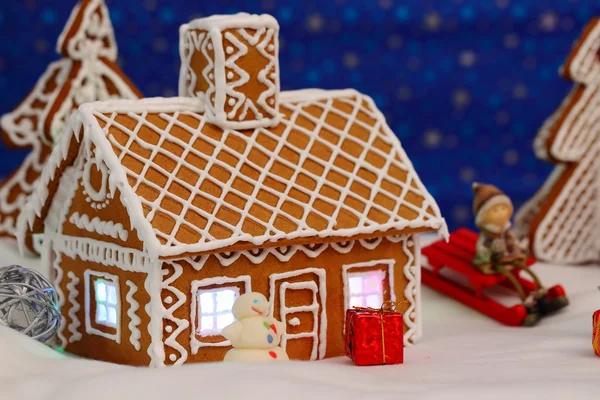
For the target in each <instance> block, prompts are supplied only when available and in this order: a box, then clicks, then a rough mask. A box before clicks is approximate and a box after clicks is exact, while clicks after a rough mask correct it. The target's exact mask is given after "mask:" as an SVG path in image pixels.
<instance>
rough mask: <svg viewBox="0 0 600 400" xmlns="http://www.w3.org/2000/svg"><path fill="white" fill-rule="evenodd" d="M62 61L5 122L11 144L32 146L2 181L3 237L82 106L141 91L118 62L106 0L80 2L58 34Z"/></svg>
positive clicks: (0, 228)
mask: <svg viewBox="0 0 600 400" xmlns="http://www.w3.org/2000/svg"><path fill="white" fill-rule="evenodd" d="M57 52H58V54H59V55H61V59H60V60H58V61H55V62H53V63H51V64H50V65H49V66H48V68H47V69H46V71H45V72H44V73H43V74H42V76H41V77H40V78H39V80H38V82H37V83H36V85H35V86H34V87H33V89H31V90H30V92H29V94H28V95H27V96H26V97H25V99H23V100H22V101H21V103H20V104H19V105H18V106H17V107H16V109H15V110H14V111H12V112H10V113H8V114H6V115H4V116H3V117H2V119H1V121H0V128H1V132H0V133H1V136H2V139H3V141H4V142H5V144H6V145H7V146H8V147H12V148H21V149H31V152H30V153H29V154H28V155H27V157H26V158H25V160H24V161H23V163H22V164H21V166H20V167H19V168H18V169H17V170H16V171H14V172H13V173H12V174H11V175H10V176H9V177H8V178H7V179H6V180H4V181H3V182H2V184H1V185H0V236H14V234H15V226H16V220H17V217H18V215H19V213H20V211H21V209H22V208H23V205H24V204H25V202H26V200H27V198H28V196H29V194H30V193H31V191H32V189H33V185H34V183H35V181H36V180H37V179H38V177H39V176H40V174H41V171H42V168H43V167H44V164H45V162H46V160H47V158H48V156H49V155H50V152H51V150H52V144H53V143H54V142H55V141H56V139H57V138H58V137H59V136H60V135H61V133H62V132H63V129H64V127H65V125H66V123H67V120H68V118H69V115H70V114H71V112H72V111H73V110H74V109H76V108H77V107H79V105H81V104H83V103H86V102H91V101H97V100H107V99H112V98H131V99H133V98H139V97H141V94H140V92H139V91H138V90H137V88H136V87H135V86H134V85H133V84H132V83H131V82H130V81H129V79H128V78H127V77H126V76H125V74H124V73H123V71H122V70H121V69H120V68H119V67H118V66H117V64H116V61H117V46H116V43H115V37H114V32H113V27H112V24H111V22H110V17H109V14H108V9H107V7H106V4H105V3H104V1H103V0H81V1H80V2H79V4H78V5H77V6H76V7H75V8H74V9H73V11H72V13H71V16H70V18H69V21H68V22H67V25H66V26H65V28H64V29H63V31H62V33H61V35H60V37H59V38H58V44H57Z"/></svg>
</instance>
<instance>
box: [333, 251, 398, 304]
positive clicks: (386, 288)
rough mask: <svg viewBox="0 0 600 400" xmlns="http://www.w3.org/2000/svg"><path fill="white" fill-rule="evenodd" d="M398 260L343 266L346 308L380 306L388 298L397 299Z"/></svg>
mask: <svg viewBox="0 0 600 400" xmlns="http://www.w3.org/2000/svg"><path fill="white" fill-rule="evenodd" d="M395 263H396V260H393V259H385V260H373V261H368V262H363V263H356V264H347V265H344V266H343V267H342V277H343V281H344V306H345V307H344V308H345V310H347V309H348V308H352V307H372V308H379V307H381V305H382V304H383V303H384V302H385V301H388V300H391V301H396V296H395V293H394V264H395Z"/></svg>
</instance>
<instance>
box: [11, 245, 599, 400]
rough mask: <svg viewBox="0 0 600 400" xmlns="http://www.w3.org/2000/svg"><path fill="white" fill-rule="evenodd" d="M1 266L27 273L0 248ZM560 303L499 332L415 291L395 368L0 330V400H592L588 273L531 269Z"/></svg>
mask: <svg viewBox="0 0 600 400" xmlns="http://www.w3.org/2000/svg"><path fill="white" fill-rule="evenodd" d="M0 251H1V254H2V255H3V257H2V263H3V264H6V265H8V264H11V263H18V264H21V265H23V266H27V267H30V268H39V261H38V260H37V259H34V258H21V257H20V256H19V254H18V252H17V250H16V247H15V244H14V242H12V241H7V240H5V241H0ZM535 270H536V271H538V272H539V274H540V275H541V277H542V279H543V280H544V281H545V282H546V284H547V285H551V284H555V283H559V282H560V283H562V284H563V285H564V287H565V289H566V291H567V293H568V295H569V299H570V300H571V305H570V306H569V307H568V308H567V309H566V310H564V311H563V312H560V313H559V314H558V315H556V316H553V317H549V318H547V319H545V320H543V321H542V322H541V323H540V324H539V325H538V326H536V327H535V328H509V327H504V326H502V325H500V324H498V323H496V322H495V321H493V320H490V319H488V318H486V317H484V316H482V315H480V314H478V313H476V312H475V311H471V310H470V309H468V308H466V307H464V306H462V305H460V304H459V303H456V302H455V301H453V300H450V299H447V298H445V297H443V296H441V295H439V294H437V293H435V292H433V291H432V290H430V289H428V288H423V311H424V332H425V335H424V337H423V339H422V340H421V341H420V342H419V343H418V344H417V345H415V346H413V347H411V348H407V349H406V350H405V363H404V364H403V365H391V366H374V367H356V366H354V365H353V364H352V363H351V361H350V360H349V359H346V358H336V359H329V360H324V361H318V362H289V363H257V364H232V363H212V364H195V365H186V366H184V367H181V368H161V369H150V368H133V367H124V366H119V365H112V364H108V363H103V362H98V361H92V360H84V359H78V358H75V357H72V356H68V355H65V354H61V353H58V352H56V351H54V350H52V349H50V348H49V347H46V346H44V345H41V344H39V343H37V342H35V341H33V340H31V339H29V338H27V337H25V336H23V335H20V334H18V333H16V332H14V331H12V330H10V329H8V328H4V327H0V399H1V400H12V399H15V400H38V399H40V400H41V399H44V400H53V399H60V400H75V399H77V400H107V399H110V400H117V399H136V400H137V399H143V400H154V399H156V400H174V399H178V400H179V399H186V400H187V399H212V400H217V399H244V400H246V399H248V400H250V399H257V400H267V399H279V398H283V399H285V400H294V399H299V400H309V399H310V400H313V399H328V400H334V399H345V400H354V399H361V400H365V399H393V400H405V399H411V400H412V399H445V400H446V399H480V398H481V399H503V400H512V399H563V400H564V399H566V400H576V399H577V400H579V399H598V398H600V357H596V356H594V353H593V350H592V346H591V335H592V327H591V320H592V313H593V312H594V311H595V310H596V309H598V308H600V292H599V291H598V285H599V284H600V268H598V267H597V266H585V267H566V266H556V265H541V264H540V265H537V266H535Z"/></svg>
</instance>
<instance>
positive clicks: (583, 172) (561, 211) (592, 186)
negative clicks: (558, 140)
mask: <svg viewBox="0 0 600 400" xmlns="http://www.w3.org/2000/svg"><path fill="white" fill-rule="evenodd" d="M599 146H600V138H599V139H598V140H596V143H595V145H594V146H593V149H594V150H592V149H590V150H588V151H587V152H586V154H585V155H584V157H583V159H582V160H581V161H580V163H579V164H578V166H577V168H576V169H575V171H574V172H573V175H572V176H571V177H570V178H569V180H568V181H567V182H566V183H565V185H564V186H563V187H562V189H561V191H560V194H559V195H558V197H557V198H556V199H555V200H554V202H553V203H552V205H551V206H550V208H549V209H548V210H547V211H546V213H545V215H544V217H543V219H542V221H541V222H540V223H539V225H538V227H537V229H536V231H535V233H534V235H533V243H532V244H531V245H532V248H533V251H534V254H535V255H536V258H537V259H538V260H541V261H549V262H555V263H564V264H579V263H586V262H594V261H598V260H600V241H598V236H599V235H600V228H599V227H600V210H599V209H598V198H597V193H599V191H600V190H599V189H600V182H598V178H597V177H598V170H599V169H600V160H599V158H600V149H598V147H599Z"/></svg>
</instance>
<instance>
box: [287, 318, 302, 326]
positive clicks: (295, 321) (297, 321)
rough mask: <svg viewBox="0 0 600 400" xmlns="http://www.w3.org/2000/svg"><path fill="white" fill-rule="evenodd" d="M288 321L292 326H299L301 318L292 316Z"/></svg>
mask: <svg viewBox="0 0 600 400" xmlns="http://www.w3.org/2000/svg"><path fill="white" fill-rule="evenodd" d="M287 323H288V325H290V326H298V325H300V318H298V317H294V318H291V319H290V320H289V321H288V322H287Z"/></svg>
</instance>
